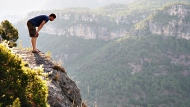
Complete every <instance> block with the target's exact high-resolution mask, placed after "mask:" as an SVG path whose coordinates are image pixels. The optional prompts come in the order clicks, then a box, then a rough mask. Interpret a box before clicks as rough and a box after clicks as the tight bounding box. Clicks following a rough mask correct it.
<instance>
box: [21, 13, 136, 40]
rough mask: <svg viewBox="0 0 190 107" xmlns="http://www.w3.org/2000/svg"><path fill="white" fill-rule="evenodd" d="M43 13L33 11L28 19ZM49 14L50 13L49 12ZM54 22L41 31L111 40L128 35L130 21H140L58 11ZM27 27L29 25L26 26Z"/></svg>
mask: <svg viewBox="0 0 190 107" xmlns="http://www.w3.org/2000/svg"><path fill="white" fill-rule="evenodd" d="M39 14H41V13H31V14H30V15H28V16H27V17H28V18H27V19H29V18H31V17H34V16H37V15H39ZM48 14H49V13H48ZM56 15H57V18H56V20H55V21H54V22H48V23H47V24H46V25H45V26H44V27H43V29H42V30H41V32H43V33H48V34H55V35H59V36H62V35H63V36H78V37H82V38H85V39H104V40H111V39H115V38H120V37H123V36H126V34H127V33H128V31H129V30H130V29H129V28H128V27H129V26H131V25H130V23H137V22H138V21H139V20H138V21H137V20H136V19H135V20H130V21H129V19H128V18H127V16H116V17H115V18H113V19H110V17H108V16H101V15H97V14H93V13H80V14H78V13H72V12H69V13H64V12H57V13H56ZM25 28H26V29H27V27H25Z"/></svg>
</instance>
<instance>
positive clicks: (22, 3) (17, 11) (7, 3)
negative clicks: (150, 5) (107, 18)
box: [0, 0, 132, 21]
mask: <svg viewBox="0 0 190 107" xmlns="http://www.w3.org/2000/svg"><path fill="white" fill-rule="evenodd" d="M129 1H132V0H91V1H88V0H64V1H63V0H54V1H51V0H32V1H31V0H16V1H13V0H0V10H1V12H0V13H1V14H0V21H2V20H5V19H6V18H11V16H17V18H18V19H19V17H20V18H23V17H25V16H26V15H27V14H28V13H29V12H32V11H39V10H53V9H64V8H68V7H88V8H98V7H101V6H105V5H109V4H112V3H128V2H129ZM17 18H15V19H14V20H17Z"/></svg>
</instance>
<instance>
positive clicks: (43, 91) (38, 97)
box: [0, 44, 48, 107]
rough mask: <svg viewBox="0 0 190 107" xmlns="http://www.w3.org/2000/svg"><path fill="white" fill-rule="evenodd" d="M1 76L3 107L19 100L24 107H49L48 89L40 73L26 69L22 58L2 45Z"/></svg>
mask: <svg viewBox="0 0 190 107" xmlns="http://www.w3.org/2000/svg"><path fill="white" fill-rule="evenodd" d="M41 72H42V71H41ZM0 74H1V75H0V86H1V88H0V105H1V106H2V107H5V106H7V105H12V103H13V101H16V100H15V99H17V98H19V99H20V103H21V106H24V107H30V106H40V107H46V106H47V104H46V99H47V93H48V88H47V86H46V82H45V81H43V80H42V79H41V77H40V76H39V71H37V70H31V69H30V68H27V67H25V64H24V63H23V61H22V60H21V58H20V57H19V56H16V55H14V54H12V53H11V51H10V50H9V49H7V48H6V47H5V46H3V45H2V44H0ZM17 102H18V101H17Z"/></svg>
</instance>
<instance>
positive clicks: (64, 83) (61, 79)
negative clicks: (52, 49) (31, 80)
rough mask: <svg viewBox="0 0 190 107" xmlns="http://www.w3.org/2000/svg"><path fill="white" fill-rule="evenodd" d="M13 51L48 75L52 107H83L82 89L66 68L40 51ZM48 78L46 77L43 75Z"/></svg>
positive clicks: (30, 65)
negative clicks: (69, 75) (70, 76)
mask: <svg viewBox="0 0 190 107" xmlns="http://www.w3.org/2000/svg"><path fill="white" fill-rule="evenodd" d="M12 51H13V53H15V54H17V55H19V56H20V57H21V58H22V59H23V60H24V61H26V62H28V65H27V66H28V67H30V68H31V69H36V68H39V67H40V66H41V67H42V68H43V70H44V73H46V74H47V75H48V79H47V85H48V98H47V100H48V101H47V102H48V103H49V104H50V106H51V107H77V106H78V107H81V106H82V99H81V95H80V90H79V89H78V87H77V85H76V83H75V82H74V81H73V80H71V79H70V78H69V77H68V75H67V73H66V71H65V69H64V68H62V67H61V66H59V65H58V64H55V63H54V62H53V61H52V59H51V58H50V57H48V56H47V55H45V54H43V53H42V52H40V53H32V52H31V51H29V50H27V49H17V48H13V49H12ZM43 78H44V79H46V78H45V77H43Z"/></svg>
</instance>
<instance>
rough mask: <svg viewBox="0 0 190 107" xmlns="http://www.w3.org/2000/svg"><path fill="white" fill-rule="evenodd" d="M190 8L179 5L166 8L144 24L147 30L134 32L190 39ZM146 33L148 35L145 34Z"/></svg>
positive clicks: (136, 33)
mask: <svg viewBox="0 0 190 107" xmlns="http://www.w3.org/2000/svg"><path fill="white" fill-rule="evenodd" d="M189 8H190V6H187V5H183V4H178V5H173V6H169V7H166V8H165V9H164V10H159V11H157V12H155V13H154V15H153V17H152V19H149V20H146V21H145V22H144V26H146V27H145V29H146V30H145V29H140V30H137V31H135V33H134V32H133V34H135V35H139V36H140V35H146V34H147V32H150V33H152V34H158V35H164V36H176V37H180V38H185V39H190V20H189V16H190V10H189ZM145 32H146V33H145Z"/></svg>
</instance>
